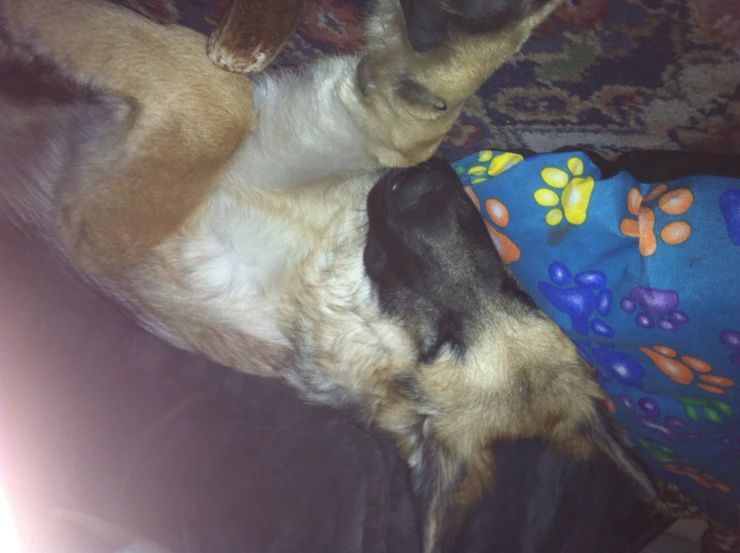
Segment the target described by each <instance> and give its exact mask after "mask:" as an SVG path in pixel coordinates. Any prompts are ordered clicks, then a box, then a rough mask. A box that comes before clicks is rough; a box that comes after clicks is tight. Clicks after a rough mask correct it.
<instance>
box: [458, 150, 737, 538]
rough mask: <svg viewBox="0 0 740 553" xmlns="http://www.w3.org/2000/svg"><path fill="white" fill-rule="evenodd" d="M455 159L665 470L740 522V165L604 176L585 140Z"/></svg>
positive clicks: (507, 248) (496, 237)
mask: <svg viewBox="0 0 740 553" xmlns="http://www.w3.org/2000/svg"><path fill="white" fill-rule="evenodd" d="M453 166H454V167H455V170H456V171H457V173H458V175H459V176H460V178H461V180H462V182H463V185H464V186H465V190H466V191H467V193H468V195H469V196H470V197H471V198H472V199H473V201H474V202H475V204H476V205H477V206H478V208H479V209H480V212H481V215H482V217H483V219H484V221H485V223H486V225H487V227H488V230H489V232H490V234H491V237H492V239H493V241H494V243H495V245H496V248H497V249H498V251H499V254H500V255H501V257H502V258H503V259H504V261H505V262H506V263H507V264H508V265H509V268H510V269H511V271H512V272H513V273H514V274H515V275H516V276H517V277H518V279H519V280H520V281H521V283H522V285H523V287H524V288H525V289H526V290H527V292H528V293H529V294H530V295H531V296H532V297H533V298H534V300H535V301H536V302H537V303H538V304H539V305H540V306H541V307H542V308H543V309H544V310H545V311H546V312H547V313H548V314H549V315H550V316H551V317H552V318H553V319H554V320H555V321H556V322H557V323H558V324H559V325H560V327H561V328H562V329H563V331H564V332H565V333H566V334H567V335H568V336H569V337H570V338H571V339H572V340H573V341H574V342H575V344H576V345H577V346H578V348H579V349H580V351H581V352H582V354H583V355H584V357H586V358H587V359H588V360H589V361H590V362H591V363H592V364H593V365H594V367H595V368H596V370H597V372H598V376H599V380H600V382H601V384H602V386H603V387H604V389H605V391H606V393H607V396H608V397H607V399H606V401H607V406H608V407H609V409H610V411H611V412H612V413H613V414H614V416H615V417H616V418H617V419H618V420H619V421H620V423H621V424H623V426H624V427H625V428H626V429H627V430H628V432H629V434H630V436H631V437H632V438H633V440H635V442H636V445H637V446H638V448H639V449H640V451H641V453H642V455H643V457H644V459H645V461H646V462H647V463H648V466H649V470H650V472H651V474H652V476H653V478H654V480H655V481H656V482H657V483H658V484H661V483H663V484H666V483H669V484H674V485H677V486H678V488H680V490H681V492H682V493H683V494H685V495H686V496H687V497H688V498H690V499H691V501H692V502H693V504H694V505H695V506H696V507H698V509H699V510H701V511H702V512H704V513H706V515H708V516H709V517H710V518H712V519H713V520H714V521H716V522H718V523H719V524H720V525H722V526H723V527H724V528H725V529H727V530H730V531H732V532H735V533H740V532H738V513H740V394H738V389H739V388H740V385H739V384H740V179H732V178H721V177H689V178H682V179H679V180H675V181H669V182H656V183H644V182H638V181H637V180H636V179H635V178H633V177H632V176H631V175H630V174H628V173H627V172H620V173H618V174H616V175H615V176H612V177H610V178H602V173H601V171H600V169H599V167H598V166H597V165H596V164H595V163H594V162H592V160H591V159H590V158H589V157H588V156H587V155H585V154H583V153H580V152H575V153H574V152H570V153H554V154H545V155H536V156H533V157H529V158H527V159H524V158H523V157H522V156H521V155H518V154H514V153H506V152H496V151H490V150H486V151H482V152H479V153H477V154H474V155H471V156H469V157H466V158H464V159H462V160H460V161H459V162H457V163H455V164H453Z"/></svg>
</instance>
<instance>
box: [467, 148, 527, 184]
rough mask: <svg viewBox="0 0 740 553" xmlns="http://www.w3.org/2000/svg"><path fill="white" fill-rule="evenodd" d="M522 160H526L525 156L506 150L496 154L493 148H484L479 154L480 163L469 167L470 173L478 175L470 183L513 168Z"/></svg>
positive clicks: (475, 182)
mask: <svg viewBox="0 0 740 553" xmlns="http://www.w3.org/2000/svg"><path fill="white" fill-rule="evenodd" d="M520 161H524V158H523V157H522V156H520V155H519V154H511V153H508V152H505V153H503V154H498V155H497V156H494V155H493V152H492V151H491V150H483V151H482V152H481V153H480V154H478V162H479V163H480V165H473V166H472V167H471V168H470V169H468V175H472V176H474V177H477V178H475V179H473V181H472V182H471V183H470V184H479V183H481V182H485V181H487V180H488V179H489V178H491V177H495V176H496V175H500V174H501V173H503V172H504V171H506V170H507V169H511V168H512V167H514V165H516V164H517V163H519V162H520Z"/></svg>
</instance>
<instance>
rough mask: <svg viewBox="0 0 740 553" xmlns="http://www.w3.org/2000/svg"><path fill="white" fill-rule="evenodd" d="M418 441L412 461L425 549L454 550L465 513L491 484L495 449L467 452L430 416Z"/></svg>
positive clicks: (435, 552)
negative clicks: (440, 434) (438, 428)
mask: <svg viewBox="0 0 740 553" xmlns="http://www.w3.org/2000/svg"><path fill="white" fill-rule="evenodd" d="M415 441H416V443H415V447H414V449H413V450H412V452H411V456H410V459H409V464H410V466H411V483H412V487H413V491H414V496H415V498H416V502H417V506H418V512H419V518H420V522H421V529H422V537H423V544H424V546H423V552H424V553H443V552H449V551H454V546H455V543H456V541H457V539H458V537H459V532H460V529H461V526H462V524H463V522H464V518H465V515H466V514H467V513H468V511H469V509H470V508H471V507H472V506H473V505H474V504H475V503H476V502H477V501H478V500H479V499H480V496H481V494H482V493H483V491H484V490H485V489H487V488H488V487H489V486H490V484H491V480H492V476H493V455H492V451H491V450H488V449H481V450H479V451H474V452H470V453H468V454H466V453H464V452H463V450H461V449H460V448H459V447H458V446H457V444H454V443H450V442H448V441H443V440H441V439H440V438H439V437H438V436H437V433H436V429H435V428H434V424H433V422H432V419H431V418H429V417H427V418H426V419H425V420H424V421H423V422H422V423H420V425H419V428H418V433H417V435H416V436H415Z"/></svg>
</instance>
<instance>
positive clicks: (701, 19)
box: [123, 0, 740, 159]
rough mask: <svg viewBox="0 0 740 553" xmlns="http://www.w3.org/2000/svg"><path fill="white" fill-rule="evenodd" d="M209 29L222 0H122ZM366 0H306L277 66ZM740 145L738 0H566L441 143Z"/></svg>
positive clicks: (355, 29) (308, 50)
mask: <svg viewBox="0 0 740 553" xmlns="http://www.w3.org/2000/svg"><path fill="white" fill-rule="evenodd" d="M123 2H124V3H125V4H128V5H129V6H131V7H133V8H135V9H138V10H139V11H141V12H143V13H146V14H148V15H150V16H151V17H153V18H155V19H159V20H163V21H168V22H171V21H176V20H179V22H180V23H182V24H184V25H187V26H189V27H192V28H194V29H196V30H198V31H201V32H203V33H208V32H209V31H210V29H211V28H212V27H213V25H214V24H215V23H216V22H217V21H218V19H219V17H220V15H221V13H222V12H223V9H224V0H123ZM367 6H368V0H314V2H313V5H312V7H311V9H310V11H309V13H308V16H307V17H306V20H305V22H304V24H303V25H302V27H301V28H300V29H299V31H298V33H296V35H295V36H294V37H293V38H292V39H291V41H290V42H289V44H288V45H287V47H286V49H285V50H284V51H283V53H282V55H281V56H280V57H279V58H278V59H277V60H276V62H275V64H274V68H275V69H277V68H280V67H293V66H296V65H301V64H304V63H305V62H307V61H308V60H310V59H312V58H315V57H316V56H319V55H321V54H324V53H336V52H348V51H352V50H354V49H355V48H357V47H358V46H360V45H361V43H362V37H361V20H362V16H363V12H364V10H365V9H366V8H367ZM562 146H578V147H580V148H583V149H590V150H595V151H598V152H600V153H602V154H605V155H610V154H614V153H616V152H620V151H625V150H630V149H638V148H639V149H685V150H689V149H690V150H697V151H720V152H735V151H738V150H740V1H738V0H571V1H570V2H569V3H567V4H565V5H564V6H562V7H561V8H560V9H559V10H558V11H557V12H556V13H555V15H554V17H552V18H551V19H550V21H549V22H547V23H546V24H544V25H543V26H542V27H540V29H538V31H537V32H536V33H535V36H533V37H532V39H531V40H530V41H529V42H528V43H527V44H525V46H524V47H523V48H522V50H521V53H520V54H519V55H517V56H516V57H515V59H513V60H512V61H511V63H509V64H507V65H506V66H505V67H503V68H502V69H500V70H499V71H498V72H497V73H496V74H495V75H494V77H493V78H491V79H490V80H489V82H488V83H486V84H485V85H484V86H483V88H482V89H481V91H480V92H479V94H478V95H477V96H476V97H475V98H473V99H472V100H471V101H470V102H469V104H468V105H467V107H466V108H465V110H464V111H463V114H462V117H461V118H460V121H459V122H458V124H457V125H456V127H455V128H454V129H453V131H452V133H451V134H450V136H449V137H448V139H447V141H446V143H445V145H444V147H443V152H444V153H445V154H446V155H447V156H448V157H449V158H450V159H457V158H460V157H462V156H464V155H466V154H469V153H471V152H473V151H477V150H481V149H485V148H493V149H499V150H507V149H515V148H528V149H531V150H534V151H539V152H545V151H551V150H554V149H557V148H559V147H562Z"/></svg>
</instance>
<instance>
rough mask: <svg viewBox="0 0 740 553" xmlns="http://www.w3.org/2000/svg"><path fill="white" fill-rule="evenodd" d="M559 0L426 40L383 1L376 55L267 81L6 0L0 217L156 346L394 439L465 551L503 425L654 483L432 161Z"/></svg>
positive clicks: (120, 13) (190, 39) (440, 538)
mask: <svg viewBox="0 0 740 553" xmlns="http://www.w3.org/2000/svg"><path fill="white" fill-rule="evenodd" d="M555 4H556V1H554V2H551V3H547V4H544V5H543V6H542V7H539V6H538V7H539V9H537V10H535V11H533V12H532V13H527V14H524V15H522V16H521V17H518V18H514V19H513V20H512V21H510V22H509V23H508V24H507V25H505V26H503V27H501V28H499V27H500V26H498V27H497V28H496V30H495V32H483V30H481V29H476V30H475V31H464V30H461V29H455V28H454V27H453V28H451V29H448V40H447V41H446V42H445V43H444V44H443V46H441V47H440V48H438V49H435V50H433V51H431V52H428V53H426V54H418V53H415V52H413V51H412V49H411V48H410V46H409V44H408V40H407V39H406V36H405V30H404V25H403V19H402V12H401V8H400V5H399V4H398V3H397V1H396V0H381V1H380V2H379V4H378V5H377V7H376V9H375V12H374V14H373V15H372V17H371V18H370V20H369V22H368V26H367V38H368V45H367V48H366V50H365V51H364V52H363V53H362V54H361V55H359V56H343V57H338V58H331V59H323V60H320V61H318V62H317V63H315V64H314V65H312V66H311V67H309V68H307V69H305V70H304V71H303V72H302V73H300V74H286V75H282V76H279V77H272V78H267V77H266V78H263V79H261V80H258V81H256V83H254V84H253V83H252V82H251V81H250V80H248V79H247V78H245V77H243V76H239V75H236V74H232V73H227V72H225V71H221V70H219V69H218V68H217V67H215V66H214V65H212V64H211V63H210V62H209V61H208V59H207V57H206V55H205V40H206V39H205V37H202V36H200V35H198V34H196V33H194V32H192V31H189V30H186V29H184V28H181V27H177V26H159V25H157V24H155V23H152V22H150V21H147V20H145V19H143V18H140V17H138V16H136V15H134V14H132V13H130V12H127V11H126V10H123V9H120V8H117V7H115V6H113V5H109V4H107V3H105V2H101V1H99V0H0V17H2V22H3V23H2V24H3V32H4V33H5V35H7V36H6V38H5V40H4V44H3V55H4V58H3V62H2V65H0V139H2V144H3V147H2V149H1V150H0V165H2V168H1V169H0V208H1V210H2V211H3V212H4V213H6V215H8V216H10V217H12V218H13V220H14V221H16V222H17V223H18V224H19V225H20V226H22V227H24V228H26V229H27V230H28V231H29V232H33V233H34V234H35V235H36V236H38V237H40V238H41V239H42V240H43V241H44V242H45V243H46V244H47V245H48V247H49V248H50V249H51V250H53V251H54V252H55V253H57V254H58V255H59V256H60V257H61V258H62V259H63V260H64V263H65V264H66V265H67V266H68V267H72V268H74V269H75V270H76V271H78V272H79V274H80V275H82V276H83V277H84V278H85V279H87V280H88V281H89V282H90V283H91V284H92V285H93V286H96V287H98V288H100V289H101V290H103V291H104V292H106V293H107V294H108V295H110V296H111V297H113V298H114V299H116V300H117V301H118V302H120V303H121V304H122V305H123V306H124V307H125V308H126V309H128V310H129V312H130V313H131V314H132V315H133V316H134V317H136V318H137V319H138V320H139V321H140V323H141V324H142V325H144V326H146V327H147V328H149V329H150V330H152V331H153V332H155V333H157V334H158V335H160V336H161V337H163V338H164V339H165V340H168V341H169V342H171V343H173V344H175V345H177V346H179V347H183V348H187V349H191V350H197V351H200V352H202V353H204V354H206V355H207V356H209V357H211V358H212V359H214V360H216V361H218V362H221V363H224V364H226V365H228V366H230V367H233V368H234V369H236V370H240V371H245V372H248V373H252V374H257V375H262V376H266V377H279V378H282V379H284V380H285V381H286V382H288V383H289V384H291V385H292V386H294V387H296V388H297V389H298V390H299V391H300V392H301V393H302V394H303V396H304V397H305V398H306V399H307V400H309V401H317V402H321V403H326V404H329V405H333V406H338V407H342V408H350V409H352V410H353V411H354V412H355V413H356V414H357V415H358V416H359V417H361V418H362V419H364V420H367V421H369V422H372V423H373V424H374V425H375V426H376V427H377V428H378V429H379V430H380V431H381V432H384V433H386V434H388V435H390V436H391V437H393V439H394V440H395V442H396V443H397V445H398V447H399V450H400V452H401V453H402V454H403V455H404V457H405V458H406V459H407V460H408V462H409V464H410V467H411V472H412V479H413V485H414V489H415V491H416V494H417V497H418V499H419V505H420V508H421V515H422V520H423V524H424V543H425V553H437V552H440V551H451V550H454V549H453V547H454V540H455V528H456V526H457V524H458V523H459V522H460V521H461V520H462V518H463V517H464V514H465V512H466V510H467V508H468V507H469V506H471V505H472V504H473V503H474V502H475V501H476V500H477V499H478V497H479V496H480V495H481V493H482V491H483V490H485V489H486V487H488V486H490V485H491V484H492V483H493V482H494V480H495V466H494V462H493V456H492V454H491V452H492V448H494V447H495V445H496V444H497V443H500V442H501V441H504V440H514V439H518V438H523V437H530V436H542V437H544V438H546V439H547V440H549V441H550V443H552V444H553V445H554V446H555V447H556V448H558V449H560V450H562V451H565V452H567V453H569V454H570V455H572V456H573V457H575V458H578V459H588V458H590V457H591V455H592V454H593V453H594V452H596V451H597V450H601V451H604V452H606V453H607V454H608V455H609V456H611V457H612V458H613V459H614V460H615V461H616V462H617V463H618V464H619V465H620V466H621V467H622V468H623V469H624V470H625V471H627V472H628V473H630V474H631V475H632V476H633V477H634V479H635V480H636V481H637V482H639V484H640V485H641V486H643V487H644V488H645V489H648V488H649V485H648V484H647V481H646V480H645V477H644V476H643V475H642V473H641V472H640V470H639V469H638V468H637V466H636V465H635V464H634V463H633V462H632V460H631V459H630V458H629V457H628V456H627V455H626V454H625V453H624V452H623V451H622V449H621V447H620V445H618V443H617V440H616V439H615V437H614V434H613V432H612V430H611V429H610V428H609V423H608V422H607V420H608V419H607V418H606V417H605V416H604V413H603V412H602V408H601V405H602V396H601V391H600V389H599V387H598V385H597V384H596V382H595V381H594V380H593V376H592V371H591V369H590V367H589V366H588V365H587V364H586V363H585V362H584V361H583V359H582V358H581V357H580V356H579V354H578V352H577V350H576V349H575V347H574V346H573V344H572V343H571V342H570V341H569V340H568V339H567V338H566V337H565V336H564V335H563V334H562V333H561V332H560V330H559V329H558V328H557V326H556V325H555V324H554V323H553V322H552V321H551V320H549V319H548V318H547V317H546V316H545V315H544V314H543V313H542V312H541V311H540V310H538V309H537V307H536V306H535V305H533V303H532V302H531V300H530V299H529V298H528V297H527V296H526V295H525V294H524V293H523V292H522V291H521V290H520V288H519V287H518V285H517V283H516V282H515V280H514V279H513V277H512V276H511V275H510V274H509V273H508V271H507V270H506V268H505V267H504V265H503V264H502V262H501V261H500V259H499V258H498V256H497V255H496V253H495V250H494V248H493V247H492V244H491V242H490V239H489V238H488V235H487V232H486V230H485V228H484V226H483V223H482V222H481V220H480V217H479V216H478V214H477V212H476V210H475V208H474V206H472V204H471V203H470V202H469V201H468V200H467V198H466V197H465V195H464V194H463V192H462V191H461V190H460V188H459V187H458V186H457V181H456V177H455V175H454V173H452V171H451V169H449V167H448V166H447V165H446V164H444V163H441V162H438V161H430V162H426V160H427V159H429V158H430V156H432V154H433V153H434V151H435V150H436V148H437V145H438V144H439V142H440V141H441V140H442V139H443V137H444V135H445V134H446V132H447V131H448V130H449V128H450V127H451V125H452V124H453V122H454V121H455V119H456V117H457V115H458V113H459V111H460V109H461V107H462V105H463V103H464V102H465V101H466V100H467V99H468V98H469V97H470V96H471V95H472V94H473V93H474V92H475V91H476V89H477V88H478V87H479V86H480V85H481V84H482V83H483V82H484V80H486V79H487V78H488V77H489V76H490V75H491V73H492V72H493V71H494V70H495V69H496V67H498V66H499V65H500V64H501V63H503V62H505V61H506V60H507V59H508V58H509V57H510V56H511V55H512V54H513V53H515V52H516V51H517V50H518V48H519V47H520V45H521V44H522V43H523V42H524V40H526V39H527V37H528V36H529V34H530V32H531V31H532V29H533V28H534V27H535V25H536V24H538V23H539V22H540V21H541V20H542V19H544V18H545V17H546V16H547V14H548V13H549V12H550V11H551V10H552V9H553V8H554V7H555ZM29 60H35V61H29ZM29 64H30V65H29ZM38 64H43V65H38ZM42 66H43V67H51V68H53V70H54V72H55V75H56V76H55V78H56V79H57V80H59V79H62V80H63V81H64V82H65V83H68V84H69V86H68V91H67V93H65V94H66V95H63V97H61V98H60V97H54V94H51V93H49V92H48V91H44V90H43V86H42V85H43V83H42V85H39V80H40V79H41V77H42V76H44V77H43V78H49V77H48V75H49V72H48V71H47V70H40V69H39V68H40V67H42ZM10 75H15V80H13V79H10V78H8V76H10ZM41 80H43V79H41ZM10 82H15V83H16V85H15V86H10V85H9V84H8V83H10ZM18 83H21V84H20V85H19V84H18ZM23 83H26V84H25V85H24V84H23ZM28 83H35V84H33V85H29V84H28ZM24 86H25V87H26V88H25V89H24ZM28 87H31V88H32V89H33V90H34V91H35V92H34V94H35V95H32V96H29V95H28V94H27V93H25V92H19V90H21V91H22V90H26V92H28V90H30V89H29V88H28ZM420 163H421V165H417V164H420ZM391 167H392V168H394V169H391V170H389V168H391ZM404 168H405V169H404Z"/></svg>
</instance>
